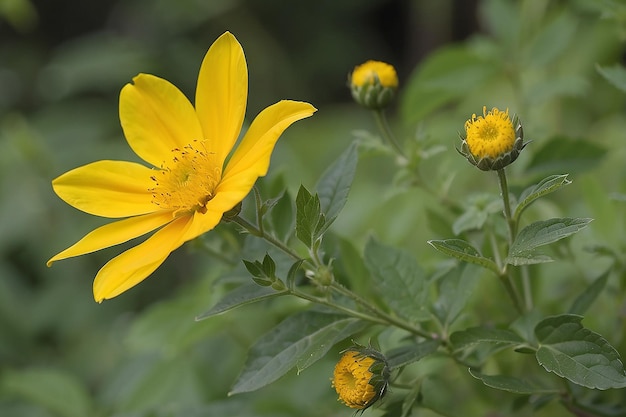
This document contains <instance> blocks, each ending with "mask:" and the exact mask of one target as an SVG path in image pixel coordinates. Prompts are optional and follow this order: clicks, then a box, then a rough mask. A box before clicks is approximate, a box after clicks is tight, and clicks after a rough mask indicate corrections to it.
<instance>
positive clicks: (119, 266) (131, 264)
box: [93, 217, 190, 302]
mask: <svg viewBox="0 0 626 417" xmlns="http://www.w3.org/2000/svg"><path fill="white" fill-rule="evenodd" d="M189 219H190V217H181V218H178V219H176V220H174V221H173V222H171V223H170V224H168V225H166V226H164V227H163V228H162V229H160V230H158V231H157V232H156V233H155V234H153V235H152V236H150V237H149V238H148V239H147V240H146V241H145V242H143V243H141V244H139V245H137V246H135V247H134V248H131V249H129V250H127V251H126V252H123V253H121V254H120V255H118V256H116V257H115V258H113V259H111V260H110V261H109V262H107V263H106V264H105V265H104V266H103V267H102V269H100V271H98V274H97V275H96V278H95V280H94V282H93V295H94V299H95V300H96V301H97V302H102V300H105V299H108V298H113V297H116V296H118V295H120V294H121V293H123V292H124V291H126V290H128V289H130V288H132V287H134V286H135V285H137V284H139V283H140V282H141V281H143V280H144V279H146V278H147V277H148V275H150V274H151V273H152V272H154V270H155V269H157V268H158V267H159V266H160V265H161V264H162V263H163V261H165V259H166V258H167V257H168V256H169V254H170V253H171V252H172V251H173V250H175V249H176V248H178V247H179V246H180V245H181V244H182V243H183V241H182V240H181V237H182V236H183V235H184V234H185V231H186V230H187V227H188V226H189Z"/></svg>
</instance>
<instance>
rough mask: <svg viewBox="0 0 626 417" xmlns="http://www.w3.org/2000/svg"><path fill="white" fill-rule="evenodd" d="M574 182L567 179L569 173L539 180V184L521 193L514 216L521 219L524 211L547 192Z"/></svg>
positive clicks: (517, 219)
mask: <svg viewBox="0 0 626 417" xmlns="http://www.w3.org/2000/svg"><path fill="white" fill-rule="evenodd" d="M571 183H572V182H571V181H570V180H568V179H567V174H564V175H550V176H549V177H546V178H544V179H543V180H541V181H539V182H538V183H537V184H534V185H531V186H530V187H528V188H527V189H525V190H524V191H523V192H522V194H521V195H520V198H519V200H520V203H519V204H518V205H517V207H516V208H515V213H514V214H513V218H514V219H515V220H516V221H519V218H520V216H521V215H522V212H523V211H524V210H525V209H526V208H527V207H528V206H529V205H530V204H531V203H532V202H534V201H535V200H537V199H538V198H540V197H543V196H544V195H546V194H549V193H551V192H554V191H556V190H558V189H559V188H561V187H562V186H564V185H569V184H571Z"/></svg>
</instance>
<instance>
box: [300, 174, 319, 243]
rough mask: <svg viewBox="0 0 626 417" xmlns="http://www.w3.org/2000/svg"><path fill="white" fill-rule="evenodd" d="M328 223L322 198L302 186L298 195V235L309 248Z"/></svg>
mask: <svg viewBox="0 0 626 417" xmlns="http://www.w3.org/2000/svg"><path fill="white" fill-rule="evenodd" d="M325 223H326V221H325V218H324V215H323V214H322V211H321V206H320V199H319V197H318V196H317V194H316V195H312V194H311V193H310V192H309V191H308V190H307V189H306V188H304V186H300V189H299V190H298V195H297V196H296V237H297V238H298V239H299V240H300V241H301V242H302V243H304V244H305V245H306V246H307V247H308V248H311V247H312V246H313V243H314V242H315V241H316V240H317V239H318V238H319V237H320V236H321V232H322V229H323V227H324V224H325Z"/></svg>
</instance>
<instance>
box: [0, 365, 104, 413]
mask: <svg viewBox="0 0 626 417" xmlns="http://www.w3.org/2000/svg"><path fill="white" fill-rule="evenodd" d="M0 382H1V383H0V388H1V391H2V392H3V393H4V394H3V395H5V396H6V395H9V394H10V395H15V396H19V397H21V398H24V399H25V400H27V402H29V403H31V404H37V405H39V406H41V407H43V408H44V409H46V410H48V411H49V412H51V413H53V414H54V415H58V416H62V417H84V416H90V415H93V404H92V401H91V397H90V396H89V393H88V391H87V388H86V387H85V386H83V385H82V384H81V381H80V380H79V379H78V378H76V377H75V376H74V375H72V374H70V373H69V372H67V371H63V370H56V369H42V368H33V369H25V370H20V371H14V370H6V371H5V372H3V375H2V379H1V380H0Z"/></svg>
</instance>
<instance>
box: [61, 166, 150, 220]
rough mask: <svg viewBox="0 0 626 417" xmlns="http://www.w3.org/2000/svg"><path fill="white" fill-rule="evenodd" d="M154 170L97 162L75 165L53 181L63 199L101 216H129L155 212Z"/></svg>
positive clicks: (87, 211) (78, 207) (80, 208)
mask: <svg viewBox="0 0 626 417" xmlns="http://www.w3.org/2000/svg"><path fill="white" fill-rule="evenodd" d="M151 175H153V171H152V170H151V169H150V168H147V167H145V166H143V165H141V164H137V163H134V162H126V161H97V162H93V163H91V164H87V165H83V166H82V167H78V168H75V169H73V170H71V171H68V172H66V173H65V174H63V175H61V176H59V177H57V178H56V179H54V180H53V181H52V188H53V189H54V192H56V193H57V195H58V196H59V197H61V199H63V201H65V202H66V203H68V204H69V205H71V206H73V207H76V208H77V209H79V210H82V211H84V212H86V213H89V214H93V215H95V216H102V217H112V218H117V217H128V216H136V215H139V214H145V213H150V212H153V211H155V210H156V209H157V206H155V205H154V204H153V203H152V193H150V191H148V190H149V189H150V188H152V187H154V181H152V180H151V179H150V176H151Z"/></svg>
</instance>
